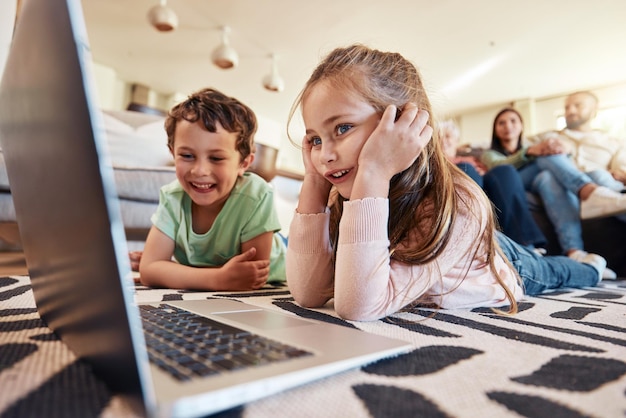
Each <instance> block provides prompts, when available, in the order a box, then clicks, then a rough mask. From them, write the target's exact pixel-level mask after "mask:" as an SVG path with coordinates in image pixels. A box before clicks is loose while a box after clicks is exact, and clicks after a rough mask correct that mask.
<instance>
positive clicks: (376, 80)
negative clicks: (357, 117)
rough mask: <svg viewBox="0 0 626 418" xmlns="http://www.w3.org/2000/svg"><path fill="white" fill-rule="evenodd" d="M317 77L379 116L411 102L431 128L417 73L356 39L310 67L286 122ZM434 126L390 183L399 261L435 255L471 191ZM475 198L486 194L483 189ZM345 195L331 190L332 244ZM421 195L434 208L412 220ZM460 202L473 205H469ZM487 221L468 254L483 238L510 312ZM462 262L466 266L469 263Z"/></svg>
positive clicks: (391, 228)
mask: <svg viewBox="0 0 626 418" xmlns="http://www.w3.org/2000/svg"><path fill="white" fill-rule="evenodd" d="M322 80H323V81H325V82H328V83H331V85H333V86H334V87H336V88H337V89H348V90H350V91H354V92H356V93H358V94H359V95H360V96H361V97H363V98H364V99H365V101H367V102H368V103H369V104H370V105H372V106H373V107H374V108H375V109H376V110H377V111H379V112H380V114H381V115H382V113H383V112H384V110H385V109H386V107H387V106H388V105H395V106H396V107H397V108H398V109H402V108H403V106H404V105H405V104H407V103H415V104H417V107H418V109H423V110H426V111H428V113H429V114H430V115H431V116H430V118H429V121H428V123H429V125H430V126H432V127H433V128H435V123H434V121H433V117H432V114H433V112H432V108H431V105H430V101H429V100H428V96H427V94H426V91H425V89H424V86H423V83H422V80H421V77H420V74H419V72H418V71H417V69H416V68H415V66H414V65H413V64H412V63H411V62H409V61H408V60H406V59H405V58H404V57H403V56H402V55H400V54H398V53H392V52H382V51H378V50H375V49H371V48H369V47H366V46H364V45H359V44H356V45H352V46H349V47H345V48H337V49H335V50H333V51H332V52H330V54H328V55H327V56H326V58H325V59H324V60H323V61H322V62H321V63H320V64H319V65H318V67H317V68H316V69H315V70H314V71H313V74H312V75H311V77H310V78H309V80H308V81H307V83H306V84H305V86H304V88H303V89H302V91H301V92H300V94H299V95H298V97H297V99H296V101H295V102H294V105H293V106H292V108H291V111H290V114H289V121H291V120H292V118H293V116H294V114H295V112H296V110H297V108H298V107H299V106H301V104H302V102H303V100H304V99H305V98H306V97H307V95H308V94H309V92H310V91H311V89H312V88H313V87H314V86H315V85H317V83H319V82H320V81H322ZM437 131H438V129H434V134H433V136H434V137H433V139H432V140H431V141H429V142H428V145H427V146H426V147H425V148H424V149H423V150H422V152H421V153H420V155H419V156H418V157H417V159H416V160H415V162H414V163H413V164H412V165H411V166H410V167H409V168H407V169H406V170H404V171H402V172H400V173H398V174H396V175H395V176H394V177H393V178H392V179H391V182H390V187H389V206H390V207H389V223H388V233H389V241H390V247H389V248H390V253H391V257H392V258H393V259H395V260H398V261H401V262H404V263H409V264H425V263H428V262H430V261H432V260H433V259H435V258H437V256H438V255H439V254H440V253H441V252H442V251H443V250H444V249H445V248H446V246H448V245H449V244H450V236H451V232H452V226H453V225H454V223H455V220H456V216H457V212H458V209H459V204H460V203H461V199H465V198H468V196H472V194H473V193H474V189H472V190H470V189H469V188H468V187H467V186H466V185H467V184H468V183H467V182H466V181H455V179H456V178H458V177H459V176H465V175H464V174H463V173H462V172H461V171H460V170H459V169H457V168H456V166H455V165H454V164H452V163H450V162H449V161H448V159H447V158H446V157H445V155H444V153H443V150H442V147H441V144H440V141H439V138H438V133H437ZM292 142H294V141H292ZM470 198H474V197H470ZM475 198H482V199H487V197H486V196H485V195H484V194H482V195H481V196H480V197H478V196H477V197H475ZM344 200H345V199H344V198H343V197H341V196H340V195H339V194H338V193H336V192H333V193H332V194H331V199H330V203H329V205H330V211H331V220H330V236H331V240H332V242H333V245H334V248H335V249H336V247H337V246H336V243H337V239H338V233H339V220H340V219H341V214H342V211H343V202H344ZM425 200H427V201H429V202H432V208H433V210H422V211H420V213H419V214H420V218H419V219H417V218H416V208H417V207H418V206H420V204H422V203H423V202H424V201H425ZM429 206H430V205H429ZM464 206H467V207H472V205H469V204H468V205H464ZM476 216H479V215H476ZM479 221H480V220H479ZM424 222H427V225H428V228H420V232H421V233H423V236H422V239H420V240H419V241H420V244H419V245H413V246H407V245H406V244H407V243H408V242H412V241H411V240H409V239H408V238H409V235H410V234H411V231H414V230H415V228H416V227H418V224H419V225H424ZM486 226H487V227H486V228H485V230H484V231H483V232H482V236H481V237H477V239H476V247H475V249H474V251H473V254H472V256H474V255H476V253H477V252H478V248H479V244H480V242H482V241H483V240H484V241H486V242H487V243H488V258H489V264H490V268H491V269H492V271H493V272H494V275H495V277H496V278H497V280H498V283H499V284H500V285H501V286H502V287H503V288H504V290H505V292H506V295H507V298H508V299H509V301H510V306H511V307H510V312H515V311H516V310H517V304H516V302H515V297H514V295H513V293H512V291H511V290H510V289H509V288H508V287H507V286H506V284H505V283H504V282H503V280H502V279H501V278H500V275H499V274H498V272H497V271H496V269H495V266H494V258H495V254H496V251H501V250H500V249H499V246H498V245H497V243H496V240H495V232H494V231H495V227H496V226H495V220H494V216H493V213H489V216H488V219H487V222H486ZM400 244H404V245H400ZM467 264H468V268H469V264H470V263H469V262H468V263H467Z"/></svg>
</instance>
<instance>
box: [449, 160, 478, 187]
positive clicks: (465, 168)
mask: <svg viewBox="0 0 626 418" xmlns="http://www.w3.org/2000/svg"><path fill="white" fill-rule="evenodd" d="M456 166H457V167H459V168H460V169H461V171H462V172H464V173H465V174H467V175H468V176H469V178H471V179H472V180H474V181H475V182H476V184H478V185H479V186H480V188H481V189H482V188H483V177H482V176H481V175H480V174H478V170H476V167H474V166H473V165H472V164H470V163H466V162H461V163H457V164H456Z"/></svg>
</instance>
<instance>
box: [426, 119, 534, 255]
mask: <svg viewBox="0 0 626 418" xmlns="http://www.w3.org/2000/svg"><path fill="white" fill-rule="evenodd" d="M438 126H439V137H440V138H441V141H442V142H441V144H442V147H443V152H444V154H445V155H446V157H448V159H449V160H450V161H452V162H453V163H454V164H456V166H457V167H459V168H460V169H461V170H462V171H463V172H465V173H466V174H467V175H468V176H469V177H471V178H472V179H473V180H474V181H475V182H476V183H478V185H479V186H480V187H481V188H482V189H483V190H484V191H485V194H486V195H487V196H488V197H489V199H490V200H491V202H492V203H493V205H494V206H495V208H496V211H495V212H496V215H497V218H498V224H499V225H500V228H501V229H502V231H503V232H504V233H505V234H506V235H508V236H509V237H510V238H512V239H513V240H514V241H515V242H517V243H518V244H521V245H524V246H527V247H531V248H535V249H536V250H537V252H539V253H543V252H544V251H543V248H541V247H543V246H544V245H545V244H546V238H545V237H544V235H543V233H542V232H541V229H539V227H538V226H537V224H536V223H535V220H534V219H533V217H532V214H531V213H530V209H529V208H528V201H527V200H526V194H525V191H524V185H523V184H522V181H521V178H520V176H519V174H518V173H517V171H516V169H515V168H514V167H513V166H510V165H501V166H498V167H494V168H493V169H492V170H489V171H487V167H486V166H485V165H484V164H483V163H482V162H481V161H480V160H478V159H477V158H476V157H474V156H459V155H458V153H457V148H458V145H459V139H460V132H459V128H458V127H457V126H456V124H455V123H454V122H453V121H451V120H446V121H443V122H440V123H439V125H438Z"/></svg>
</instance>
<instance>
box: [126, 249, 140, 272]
mask: <svg viewBox="0 0 626 418" xmlns="http://www.w3.org/2000/svg"><path fill="white" fill-rule="evenodd" d="M142 254H143V251H129V252H128V257H129V258H130V268H131V269H132V270H133V271H139V263H140V262H141V256H142Z"/></svg>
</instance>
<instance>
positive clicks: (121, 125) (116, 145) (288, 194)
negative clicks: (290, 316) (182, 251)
mask: <svg viewBox="0 0 626 418" xmlns="http://www.w3.org/2000/svg"><path fill="white" fill-rule="evenodd" d="M102 121H103V125H104V131H105V133H106V136H105V137H106V144H107V148H108V150H109V155H110V158H111V163H112V166H113V175H114V180H115V186H116V190H117V194H118V197H119V203H120V209H121V216H122V221H123V223H124V229H125V232H126V237H127V239H128V240H129V241H137V242H142V241H144V240H145V238H146V236H147V233H148V230H149V229H150V227H151V222H150V217H151V215H152V214H153V213H154V212H155V210H156V208H157V206H158V202H159V189H160V187H161V186H162V185H164V184H167V183H169V182H171V181H173V180H175V179H176V174H175V170H174V165H173V158H172V155H171V154H170V152H169V149H168V148H167V135H166V133H165V129H164V126H163V123H164V116H163V115H159V114H154V113H145V112H138V111H130V110H122V111H108V110H104V111H102ZM276 153H277V150H273V149H271V147H268V146H263V145H261V144H257V150H256V159H255V163H254V164H253V165H252V167H251V168H250V170H251V171H253V172H256V173H257V174H259V175H261V176H262V177H264V178H265V179H266V180H268V181H271V184H273V185H274V187H275V194H274V195H275V201H276V207H277V211H278V213H279V219H280V221H281V225H282V228H283V229H282V233H283V234H284V235H286V231H287V230H288V226H289V223H290V221H291V216H292V214H293V211H294V210H295V207H296V204H297V199H298V193H299V188H300V181H299V180H298V179H297V176H296V178H287V177H284V176H276V174H277V172H276V169H275V165H276ZM275 176H276V177H275ZM19 249H20V239H19V230H18V228H17V224H16V217H15V209H14V207H13V199H12V197H11V190H10V186H9V180H8V177H7V173H6V168H5V163H4V155H3V154H2V151H1V150H0V250H19Z"/></svg>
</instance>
